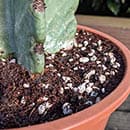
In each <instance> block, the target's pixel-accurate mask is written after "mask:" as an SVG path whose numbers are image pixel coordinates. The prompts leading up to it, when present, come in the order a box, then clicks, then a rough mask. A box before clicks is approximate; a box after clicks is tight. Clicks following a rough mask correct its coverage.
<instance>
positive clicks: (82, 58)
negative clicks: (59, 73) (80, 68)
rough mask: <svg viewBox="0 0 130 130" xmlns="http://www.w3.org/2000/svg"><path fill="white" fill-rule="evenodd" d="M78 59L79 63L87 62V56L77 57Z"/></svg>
mask: <svg viewBox="0 0 130 130" xmlns="http://www.w3.org/2000/svg"><path fill="white" fill-rule="evenodd" d="M79 61H80V62H81V63H87V62H89V58H88V57H81V58H80V59H79Z"/></svg>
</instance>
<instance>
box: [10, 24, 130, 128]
mask: <svg viewBox="0 0 130 130" xmlns="http://www.w3.org/2000/svg"><path fill="white" fill-rule="evenodd" d="M78 28H79V29H85V30H87V31H90V32H93V33H95V34H98V35H100V36H102V37H104V38H107V39H109V40H110V41H112V42H113V43H114V44H115V45H117V46H118V47H119V48H120V49H121V50H122V52H123V55H124V59H125V62H126V66H127V67H126V72H125V76H124V78H123V80H122V82H121V83H120V84H119V86H118V87H117V88H116V89H115V90H114V91H113V92H112V93H111V94H110V95H108V96H107V97H106V98H105V99H103V100H102V101H100V102H99V103H97V104H95V105H93V106H92V107H90V108H87V109H85V110H83V111H81V112H78V113H76V114H73V115H71V116H68V117H65V118H62V119H58V120H55V121H52V122H49V123H43V124H40V125H34V126H29V127H24V128H19V129H11V130H104V129H105V126H106V123H107V121H108V119H109V117H110V115H111V113H112V112H113V111H114V110H115V109H117V108H118V107H119V106H120V105H121V104H122V103H123V102H124V101H125V99H126V98H127V97H128V95H129V93H130V81H129V78H130V58H129V57H130V52H129V50H128V49H127V48H126V47H125V46H124V45H123V44H122V43H121V42H120V41H118V40H116V39H114V38H112V37H111V36H109V35H107V34H104V33H102V32H99V31H97V30H94V29H91V28H88V27H85V26H80V25H79V26H78Z"/></svg>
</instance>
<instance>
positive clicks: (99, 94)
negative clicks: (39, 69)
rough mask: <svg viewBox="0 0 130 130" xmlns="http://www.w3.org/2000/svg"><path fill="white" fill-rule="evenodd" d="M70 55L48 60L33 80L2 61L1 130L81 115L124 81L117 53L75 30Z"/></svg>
mask: <svg viewBox="0 0 130 130" xmlns="http://www.w3.org/2000/svg"><path fill="white" fill-rule="evenodd" d="M76 40H77V43H75V44H74V47H73V49H72V50H66V51H65V50H61V51H60V52H59V53H56V54H52V55H46V66H45V72H44V74H41V75H35V76H34V75H32V74H30V73H29V72H28V71H27V70H26V69H25V68H23V67H22V66H20V65H18V64H17V61H16V59H14V58H9V59H8V60H5V59H2V60H1V61H0V129H2V128H12V127H13V128H14V127H23V126H28V125H33V124H39V123H43V122H48V121H52V120H55V119H58V118H61V117H64V116H68V115H70V114H73V113H76V112H78V111H81V110H83V109H85V108H88V107H90V106H92V105H93V104H95V103H97V102H99V101H100V100H102V99H103V98H104V97H105V96H107V95H108V94H109V93H111V92H112V91H113V90H114V89H115V88H116V87H117V86H118V84H119V83H120V81H121V80H122V78H123V76H124V72H125V64H124V59H123V57H122V53H121V51H120V50H119V49H118V48H117V47H116V46H114V45H113V44H112V43H111V42H110V41H109V40H106V39H104V38H102V37H100V36H98V35H95V34H92V33H90V32H86V31H84V30H80V31H77V33H76Z"/></svg>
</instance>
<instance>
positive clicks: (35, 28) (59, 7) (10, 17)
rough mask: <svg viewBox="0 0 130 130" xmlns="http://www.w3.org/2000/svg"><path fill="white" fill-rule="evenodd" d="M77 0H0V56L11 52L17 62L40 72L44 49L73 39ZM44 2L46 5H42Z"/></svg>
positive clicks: (63, 46) (66, 44) (50, 49)
mask: <svg viewBox="0 0 130 130" xmlns="http://www.w3.org/2000/svg"><path fill="white" fill-rule="evenodd" d="M78 3H79V0H1V2H0V58H2V57H8V56H9V55H10V54H12V53H13V54H15V57H16V59H17V61H18V64H21V65H23V66H24V67H25V68H27V69H28V70H29V71H31V72H32V73H42V72H43V71H44V66H45V56H44V51H45V53H56V52H58V51H59V50H60V49H66V48H69V46H73V43H74V42H75V40H74V37H75V32H76V25H77V22H76V19H75V16H74V13H75V11H76V9H77V6H78ZM45 6H46V9H45Z"/></svg>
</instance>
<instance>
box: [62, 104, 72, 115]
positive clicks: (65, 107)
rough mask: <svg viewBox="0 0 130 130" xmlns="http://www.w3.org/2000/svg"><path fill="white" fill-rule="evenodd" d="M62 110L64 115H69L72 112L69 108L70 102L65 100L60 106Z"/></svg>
mask: <svg viewBox="0 0 130 130" xmlns="http://www.w3.org/2000/svg"><path fill="white" fill-rule="evenodd" d="M62 111H63V114H64V115H69V114H71V113H72V112H73V110H72V109H71V104H70V103H68V102H66V103H64V104H63V106H62Z"/></svg>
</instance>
